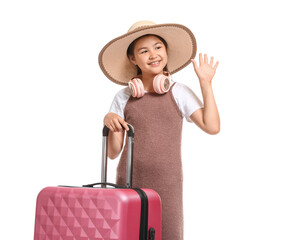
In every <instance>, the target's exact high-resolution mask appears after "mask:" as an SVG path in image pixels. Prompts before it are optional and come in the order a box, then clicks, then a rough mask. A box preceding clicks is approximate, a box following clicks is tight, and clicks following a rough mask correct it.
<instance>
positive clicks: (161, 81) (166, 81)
mask: <svg viewBox="0 0 285 240" xmlns="http://www.w3.org/2000/svg"><path fill="white" fill-rule="evenodd" d="M170 81H171V77H170V74H169V73H168V72H164V74H158V75H156V76H155V77H154V79H153V89H154V91H155V92H156V93H158V94H164V93H166V92H168V91H169V89H170V85H171V82H170ZM129 88H130V90H131V93H132V96H133V97H136V98H141V97H142V96H143V95H144V86H143V82H142V80H141V79H140V78H138V77H135V78H132V79H131V80H130V81H129Z"/></svg>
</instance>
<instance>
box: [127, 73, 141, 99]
mask: <svg viewBox="0 0 285 240" xmlns="http://www.w3.org/2000/svg"><path fill="white" fill-rule="evenodd" d="M129 88H130V90H131V93H132V96H133V97H136V98H141V97H142V96H143V95H144V86H143V83H142V80H140V79H139V78H133V79H131V81H129Z"/></svg>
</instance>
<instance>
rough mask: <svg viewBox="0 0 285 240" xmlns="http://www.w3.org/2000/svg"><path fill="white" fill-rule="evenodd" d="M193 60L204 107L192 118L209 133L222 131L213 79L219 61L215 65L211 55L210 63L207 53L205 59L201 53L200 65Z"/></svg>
mask: <svg viewBox="0 0 285 240" xmlns="http://www.w3.org/2000/svg"><path fill="white" fill-rule="evenodd" d="M191 61H192V63H193V66H194V70H195V72H196V74H197V76H198V78H199V81H200V86H201V91H202V95H203V101H204V108H201V109H199V110H197V111H195V112H194V113H193V114H192V115H191V116H190V118H191V120H192V121H193V122H194V123H195V124H196V125H197V126H198V127H200V128H201V129H202V130H203V131H205V132H207V133H209V134H217V133H218V132H219V131H220V116H219V112H218V108H217V105H216V101H215V98H214V93H213V88H212V79H213V77H214V75H215V73H216V69H217V67H218V64H219V62H216V64H215V65H214V66H213V63H214V58H213V57H211V60H210V63H208V57H207V55H206V54H205V55H204V60H203V56H202V54H201V53H200V54H199V62H200V66H198V65H197V63H196V61H195V60H194V59H192V60H191Z"/></svg>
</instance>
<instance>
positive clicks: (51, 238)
mask: <svg viewBox="0 0 285 240" xmlns="http://www.w3.org/2000/svg"><path fill="white" fill-rule="evenodd" d="M128 126H129V128H130V130H129V131H128V146H129V147H128V151H129V152H128V159H127V160H128V161H127V181H126V187H122V186H118V185H114V184H110V183H107V142H108V141H107V137H108V133H109V130H108V128H107V127H106V126H105V127H104V128H103V151H102V153H103V154H102V155H103V156H102V171H101V183H96V184H89V185H84V186H83V187H67V186H61V187H47V188H44V189H43V190H42V191H41V192H40V193H39V194H38V197H37V205H36V220H35V232H34V240H161V200H160V197H159V195H158V193H157V192H155V191H153V190H151V189H140V188H132V162H133V154H132V152H133V137H134V129H133V127H132V126H131V125H129V124H128ZM96 185H100V186H101V188H100V187H94V186H96ZM108 185H112V186H113V187H115V188H108V187H107V186H108Z"/></svg>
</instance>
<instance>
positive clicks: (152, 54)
mask: <svg viewBox="0 0 285 240" xmlns="http://www.w3.org/2000/svg"><path fill="white" fill-rule="evenodd" d="M156 57H157V54H156V52H155V51H150V54H149V59H155V58H156Z"/></svg>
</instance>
